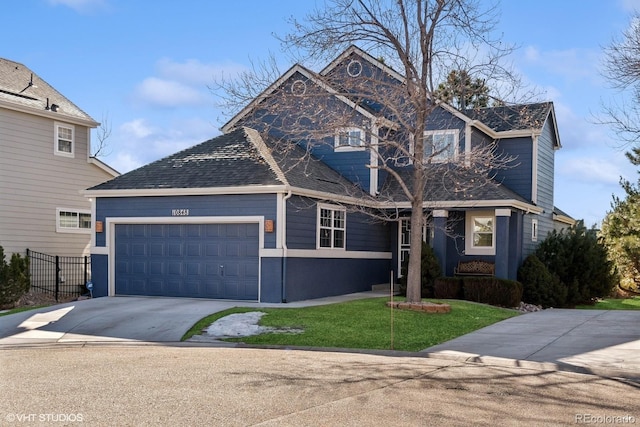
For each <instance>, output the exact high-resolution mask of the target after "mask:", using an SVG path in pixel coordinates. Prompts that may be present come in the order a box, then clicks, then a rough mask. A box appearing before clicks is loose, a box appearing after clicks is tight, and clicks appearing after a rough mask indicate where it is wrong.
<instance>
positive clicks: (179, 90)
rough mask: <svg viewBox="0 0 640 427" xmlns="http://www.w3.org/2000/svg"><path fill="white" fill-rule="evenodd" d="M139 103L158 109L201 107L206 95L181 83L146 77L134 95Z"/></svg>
mask: <svg viewBox="0 0 640 427" xmlns="http://www.w3.org/2000/svg"><path fill="white" fill-rule="evenodd" d="M134 99H135V100H136V101H138V102H140V103H144V104H149V105H152V106H158V107H178V106H197V105H203V104H204V103H205V102H206V101H207V98H206V95H205V94H204V93H203V92H201V91H198V90H196V89H194V88H192V87H190V86H188V85H185V84H183V83H180V82H177V81H172V80H164V79H160V78H157V77H148V78H146V79H144V80H143V81H142V83H140V84H139V85H138V86H137V87H136V89H135V93H134Z"/></svg>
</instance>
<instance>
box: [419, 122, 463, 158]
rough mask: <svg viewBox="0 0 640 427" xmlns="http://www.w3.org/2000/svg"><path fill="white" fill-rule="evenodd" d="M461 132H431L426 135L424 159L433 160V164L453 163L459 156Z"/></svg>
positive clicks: (452, 130)
mask: <svg viewBox="0 0 640 427" xmlns="http://www.w3.org/2000/svg"><path fill="white" fill-rule="evenodd" d="M458 135H459V131H458V130H455V129H450V130H430V131H426V132H425V133H424V157H425V159H427V158H431V161H432V162H433V163H445V162H449V161H452V160H454V159H455V158H456V155H457V154H458Z"/></svg>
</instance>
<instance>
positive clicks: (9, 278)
mask: <svg viewBox="0 0 640 427" xmlns="http://www.w3.org/2000/svg"><path fill="white" fill-rule="evenodd" d="M29 287H30V282H29V259H28V258H26V257H24V258H23V257H21V256H20V254H13V255H11V261H10V262H9V264H7V262H6V257H5V254H4V248H3V247H2V246H0V307H13V305H14V304H15V303H16V302H17V301H18V299H20V297H21V296H22V295H24V294H26V293H27V292H28V291H29Z"/></svg>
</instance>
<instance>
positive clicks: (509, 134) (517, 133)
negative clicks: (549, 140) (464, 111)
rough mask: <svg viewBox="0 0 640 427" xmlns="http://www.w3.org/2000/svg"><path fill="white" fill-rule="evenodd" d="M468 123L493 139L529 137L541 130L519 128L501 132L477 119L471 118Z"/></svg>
mask: <svg viewBox="0 0 640 427" xmlns="http://www.w3.org/2000/svg"><path fill="white" fill-rule="evenodd" d="M470 124H471V125H472V126H473V127H475V128H477V129H479V130H481V131H482V132H484V133H486V134H487V135H489V136H490V137H491V138H493V139H500V138H523V137H524V138H530V137H532V136H534V135H540V133H541V131H540V130H539V129H520V130H505V131H502V132H496V131H494V130H493V129H491V128H490V127H489V126H487V125H485V124H484V123H482V122H480V121H478V120H472V121H471V122H470Z"/></svg>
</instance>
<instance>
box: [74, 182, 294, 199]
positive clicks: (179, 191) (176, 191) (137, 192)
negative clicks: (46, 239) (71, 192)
mask: <svg viewBox="0 0 640 427" xmlns="http://www.w3.org/2000/svg"><path fill="white" fill-rule="evenodd" d="M283 191H287V187H286V186H285V185H256V186H243V187H203V188H152V189H131V190H85V191H83V192H82V195H83V196H84V197H147V196H149V197H152V196H203V195H205V196H206V195H225V194H270V193H280V192H283Z"/></svg>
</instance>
